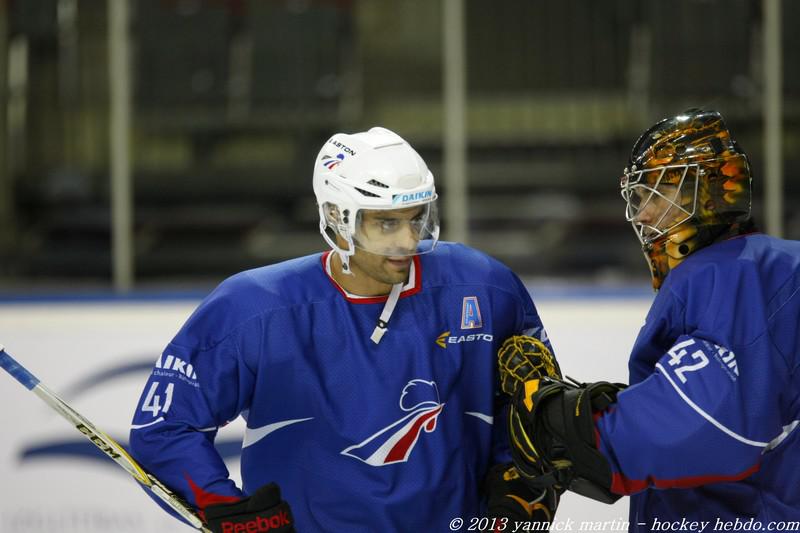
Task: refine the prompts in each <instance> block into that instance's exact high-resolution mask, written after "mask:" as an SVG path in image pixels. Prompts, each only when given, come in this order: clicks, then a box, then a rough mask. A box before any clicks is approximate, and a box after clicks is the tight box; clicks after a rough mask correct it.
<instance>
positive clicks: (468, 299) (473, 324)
mask: <svg viewBox="0 0 800 533" xmlns="http://www.w3.org/2000/svg"><path fill="white" fill-rule="evenodd" d="M481 327H483V321H482V320H481V308H480V306H479V305H478V297H477V296H465V297H464V301H463V302H462V304H461V329H477V328H481Z"/></svg>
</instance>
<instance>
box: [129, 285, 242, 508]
mask: <svg viewBox="0 0 800 533" xmlns="http://www.w3.org/2000/svg"><path fill="white" fill-rule="evenodd" d="M224 308H225V305H224V304H223V305H220V303H219V302H218V301H215V300H214V299H212V300H211V301H207V302H206V303H204V304H202V305H201V306H200V308H198V310H197V311H196V312H195V314H194V315H193V316H192V317H191V318H190V319H189V321H188V322H187V323H186V324H185V325H184V327H183V329H182V330H181V332H180V333H179V334H178V336H177V337H176V338H175V339H174V340H173V341H172V342H171V343H170V344H169V345H168V346H167V347H166V349H165V350H164V352H163V353H162V354H161V356H160V357H159V359H158V361H157V362H156V364H155V367H154V368H153V371H152V373H151V375H150V377H149V379H148V380H147V383H146V384H145V387H144V391H143V392H142V395H141V398H140V400H139V403H138V405H137V408H136V413H135V415H134V417H133V424H132V429H131V434H130V445H131V451H132V452H133V455H134V456H135V457H136V459H137V460H138V461H139V462H141V464H142V465H143V466H144V467H145V468H146V469H148V470H149V471H150V472H152V473H153V474H154V475H155V476H156V477H158V478H159V479H160V480H161V481H162V482H163V483H165V484H166V485H167V486H169V487H170V488H172V489H173V490H175V491H177V492H178V493H179V494H180V495H181V496H182V497H184V498H185V499H186V500H187V501H188V502H189V503H190V504H192V505H194V506H195V507H196V508H198V509H200V510H202V509H204V508H205V507H206V506H207V505H209V504H212V503H221V502H227V501H235V500H238V499H239V498H240V497H241V494H242V493H241V491H240V490H239V489H238V488H237V487H236V486H235V484H234V483H233V481H231V480H230V479H229V475H228V470H227V468H226V466H225V464H224V462H223V459H222V457H221V456H220V455H219V453H218V452H217V450H216V449H215V447H214V439H215V437H216V435H217V430H218V429H219V428H220V427H221V426H224V425H225V424H227V423H228V422H229V421H231V420H233V419H234V418H236V417H237V416H238V415H239V414H240V413H242V411H244V410H246V409H247V407H248V403H247V402H248V399H249V398H250V396H251V394H252V389H253V386H254V374H253V372H251V370H250V369H249V368H248V366H247V364H246V363H245V362H244V360H243V359H242V357H241V356H240V352H241V350H242V346H240V342H241V341H240V338H241V335H239V334H238V331H239V330H236V332H237V333H233V334H228V335H224V336H222V337H221V339H220V340H215V339H214V335H215V334H216V333H217V331H216V330H215V327H214V325H215V324H217V325H222V327H224V324H225V318H224V317H223V315H225V313H226V312H225V310H224Z"/></svg>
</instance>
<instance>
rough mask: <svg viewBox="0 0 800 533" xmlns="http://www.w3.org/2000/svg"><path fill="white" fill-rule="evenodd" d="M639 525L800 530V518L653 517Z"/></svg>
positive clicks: (652, 527) (674, 528) (661, 528)
mask: <svg viewBox="0 0 800 533" xmlns="http://www.w3.org/2000/svg"><path fill="white" fill-rule="evenodd" d="M639 525H641V526H647V527H649V528H650V531H697V532H699V533H703V532H704V531H734V532H736V531H800V520H792V521H787V520H774V521H771V522H761V521H760V520H756V519H755V518H734V519H733V520H731V519H725V520H723V519H721V518H716V519H714V520H687V519H686V518H683V519H681V520H659V519H658V518H653V520H652V522H650V523H646V522H640V523H639Z"/></svg>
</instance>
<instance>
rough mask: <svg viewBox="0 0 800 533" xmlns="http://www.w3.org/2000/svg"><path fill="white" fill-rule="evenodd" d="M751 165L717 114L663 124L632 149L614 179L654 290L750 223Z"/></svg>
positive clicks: (698, 113) (693, 114)
mask: <svg viewBox="0 0 800 533" xmlns="http://www.w3.org/2000/svg"><path fill="white" fill-rule="evenodd" d="M750 182H751V177H750V165H749V162H748V159H747V155H746V154H745V153H744V152H742V151H741V150H740V149H739V147H738V145H737V144H736V142H735V141H734V140H733V139H732V138H731V134H730V131H729V130H728V127H727V126H726V125H725V122H724V120H723V118H722V116H721V115H720V114H719V113H718V112H716V111H706V110H700V109H691V110H688V111H686V112H685V113H683V114H681V115H678V116H676V117H673V118H668V119H664V120H662V121H660V122H658V123H657V124H655V125H654V126H652V127H651V128H650V129H649V130H647V131H646V132H645V133H644V134H642V136H641V137H639V140H638V141H636V144H635V145H634V146H633V150H632V152H631V156H630V161H629V163H628V167H627V168H626V169H625V171H624V174H623V176H622V178H621V180H620V188H621V192H622V197H623V198H624V199H625V202H626V204H627V207H626V210H625V218H626V220H627V221H628V222H630V223H631V225H632V226H633V229H634V231H635V232H636V236H637V237H638V238H639V241H640V242H641V244H642V250H643V251H644V255H645V258H646V259H647V261H648V264H649V266H650V272H651V275H652V279H653V288H654V289H656V290H658V288H659V287H660V286H661V284H662V283H663V281H664V278H665V277H666V276H667V274H668V273H669V272H670V271H671V270H672V269H674V268H675V267H677V266H678V265H679V264H680V263H681V262H682V261H683V260H684V259H685V258H686V256H688V255H689V254H691V253H692V252H694V251H695V250H697V249H699V248H702V247H704V246H707V245H709V244H711V243H712V242H714V241H716V240H718V239H720V238H723V237H725V236H730V235H737V234H740V233H744V232H745V231H746V230H747V229H748V228H749V227H750V225H751V221H750Z"/></svg>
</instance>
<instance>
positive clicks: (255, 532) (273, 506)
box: [205, 483, 295, 533]
mask: <svg viewBox="0 0 800 533" xmlns="http://www.w3.org/2000/svg"><path fill="white" fill-rule="evenodd" d="M205 513H206V521H207V526H208V529H209V530H210V531H211V532H212V533H265V532H267V531H269V532H270V533H295V532H294V517H292V511H291V509H289V504H288V503H286V502H285V501H283V500H281V491H280V489H279V488H278V485H276V484H275V483H268V484H266V485H264V486H263V487H261V488H260V489H258V490H257V491H255V493H253V494H252V495H251V496H249V497H247V498H244V499H243V500H240V501H238V502H235V503H221V504H216V505H209V506H208V507H207V508H206V511H205Z"/></svg>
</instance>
